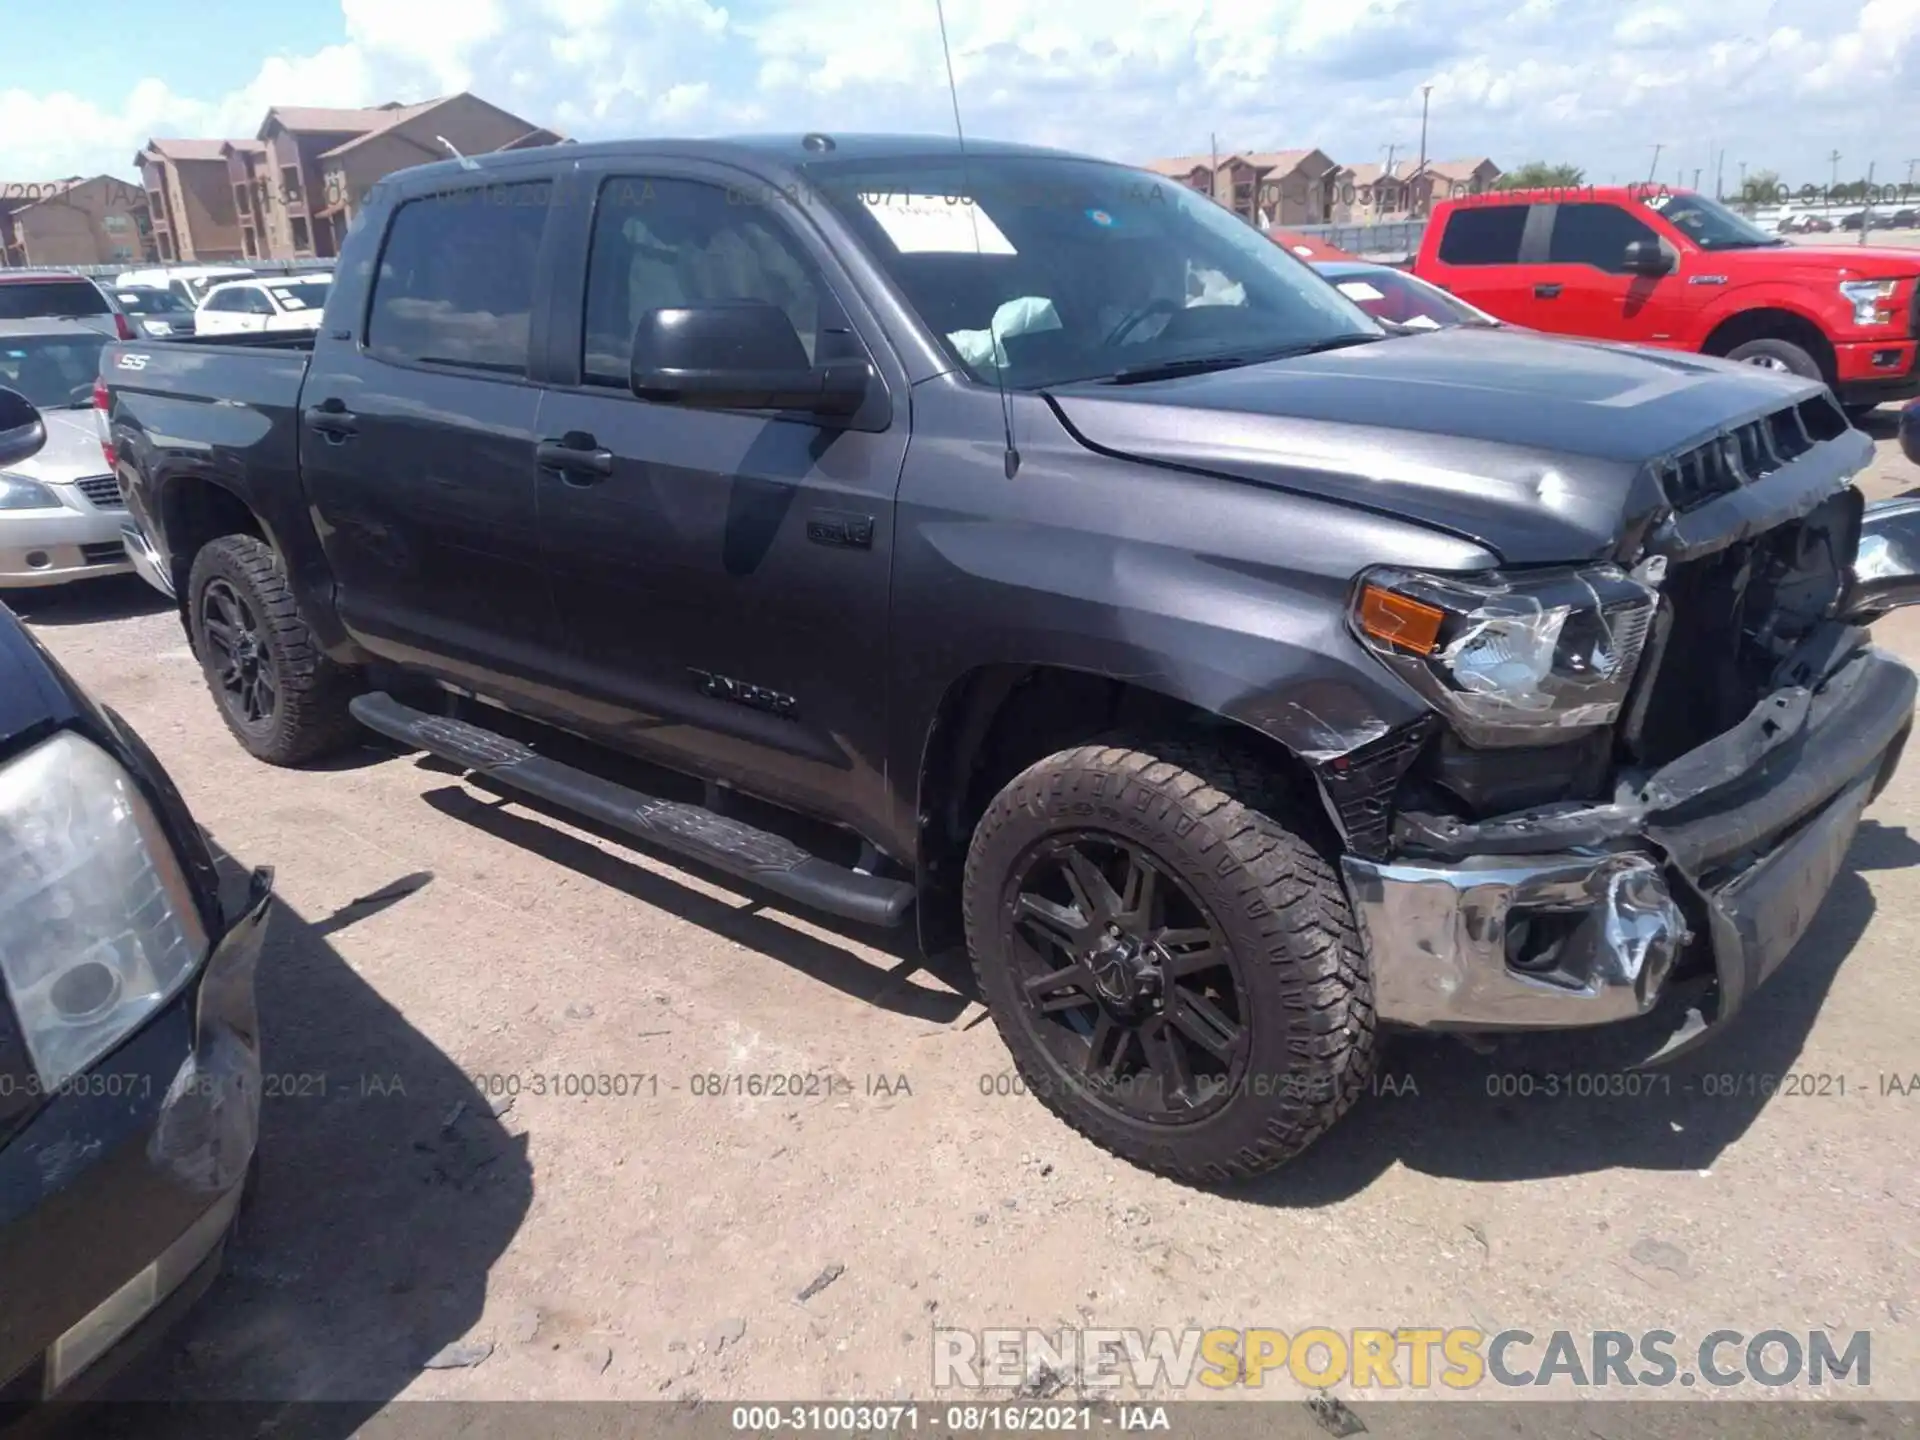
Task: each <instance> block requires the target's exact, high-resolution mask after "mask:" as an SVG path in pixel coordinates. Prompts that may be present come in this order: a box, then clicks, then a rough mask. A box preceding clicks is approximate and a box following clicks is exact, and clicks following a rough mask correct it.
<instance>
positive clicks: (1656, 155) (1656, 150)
mask: <svg viewBox="0 0 1920 1440" xmlns="http://www.w3.org/2000/svg"><path fill="white" fill-rule="evenodd" d="M1666 148H1667V147H1666V146H1665V145H1664V144H1658V145H1655V146H1654V147H1653V163H1652V164H1651V165H1649V166H1647V184H1649V185H1651V184H1652V183H1653V177H1654V174H1655V172H1657V171H1658V170H1659V169H1660V152H1661V151H1662V150H1664V149H1666Z"/></svg>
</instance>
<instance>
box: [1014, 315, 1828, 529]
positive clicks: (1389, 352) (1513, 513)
mask: <svg viewBox="0 0 1920 1440" xmlns="http://www.w3.org/2000/svg"><path fill="white" fill-rule="evenodd" d="M1820 391H1821V386H1820V385H1819V384H1818V382H1815V381H1805V380H1798V379H1795V378H1792V377H1785V378H1783V377H1781V376H1779V375H1776V374H1774V373H1771V372H1768V371H1763V370H1759V369H1757V368H1755V367H1753V366H1748V365H1738V364H1734V363H1732V362H1730V361H1724V360H1714V359H1708V358H1706V357H1703V356H1697V355H1682V354H1675V353H1668V352H1665V351H1653V350H1638V349H1631V348H1628V347H1625V346H1611V345H1600V344H1590V343H1585V342H1581V341H1572V340H1564V339H1549V338H1547V337H1544V336H1539V335H1532V334H1527V333H1523V332H1515V331H1509V330H1476V329H1467V328H1463V329H1451V330H1440V331H1434V332H1432V333H1429V334H1421V335H1409V336H1403V337H1397V338H1394V339H1389V340H1381V341H1376V342H1374V343H1372V344H1366V345H1358V346H1354V347H1352V348H1350V349H1345V350H1334V351H1329V352H1327V353H1326V354H1322V355H1307V356H1300V357H1296V358H1293V359H1286V360H1275V361H1269V362H1266V363H1263V364H1258V365H1248V366H1243V367H1241V368H1239V369H1234V370H1223V371H1218V372H1215V373H1212V374H1206V375H1194V376H1187V377H1183V378H1180V379H1175V380H1164V381H1154V382H1150V383H1146V384H1135V385H1115V384H1112V383H1110V382H1105V381H1098V380H1094V381H1082V382H1076V383H1074V384H1071V385H1064V386H1058V387H1055V388H1053V389H1052V390H1050V391H1049V392H1048V395H1049V398H1050V399H1051V400H1052V402H1053V404H1054V406H1055V408H1056V409H1057V410H1058V411H1059V413H1060V415H1061V418H1062V419H1063V420H1064V422H1065V423H1066V425H1067V426H1068V428H1069V429H1070V430H1072V431H1073V433H1074V434H1075V435H1076V437H1077V438H1078V439H1079V440H1080V442H1081V443H1082V444H1085V445H1087V446H1088V447H1089V448H1091V449H1096V450H1100V451H1103V452H1106V453H1109V454H1115V455H1121V456H1125V457H1127V458H1130V459H1135V460H1140V461H1143V462H1146V463H1149V464H1160V465H1167V466H1172V467H1177V468H1181V469H1191V470H1198V471H1203V472H1206V473H1208V474H1213V475H1219V476H1223V477H1227V478H1232V479H1241V480H1247V481H1250V482H1253V483H1256V484H1262V485H1271V486H1274V487H1275V488H1278V489H1283V490H1290V491H1294V492H1296V493H1302V494H1310V495H1313V496H1316V497H1318V498H1321V499H1328V500H1335V501H1339V502H1342V503H1346V504H1352V505H1356V506H1359V507H1362V508H1365V509H1370V510H1377V511H1380V512H1382V513H1386V514H1391V515H1397V516H1403V517H1406V518H1410V519H1413V520H1417V521H1420V522H1422V523H1425V524H1429V525H1432V526H1434V527H1436V528H1438V529H1443V530H1446V531H1449V532H1451V533H1453V534H1456V535H1460V536H1462V537H1464V538H1467V539H1471V540H1474V541H1476V542H1478V543H1479V544H1481V545H1484V546H1485V547H1486V548H1488V549H1489V550H1492V551H1493V552H1494V553H1495V554H1496V555H1498V556H1499V557H1500V559H1501V560H1502V562H1504V563H1510V564H1539V563H1552V562H1558V561H1574V560H1584V559H1589V558H1592V557H1596V556H1601V555H1606V554H1610V553H1612V552H1613V551H1614V549H1615V547H1616V546H1617V545H1618V544H1619V543H1620V541H1621V540H1622V538H1623V536H1625V535H1626V534H1627V533H1628V532H1629V531H1630V530H1631V529H1632V528H1633V526H1634V524H1635V523H1636V521H1637V520H1638V519H1639V518H1641V517H1643V516H1645V515H1646V514H1648V513H1649V512H1650V511H1651V510H1653V509H1655V508H1657V507H1658V506H1659V505H1660V504H1661V500H1662V497H1661V493H1660V490H1659V487H1658V485H1657V483H1656V482H1655V480H1654V478H1653V475H1652V472H1651V469H1650V465H1651V462H1653V461H1655V460H1657V459H1660V458H1661V457H1663V456H1667V455H1671V454H1674V453H1676V452H1678V451H1680V450H1684V449H1686V448H1688V447H1689V446H1691V445H1695V444H1698V443H1700V442H1701V441H1703V440H1706V439H1709V438H1711V437H1712V436H1713V435H1714V434H1715V433H1717V432H1719V431H1722V430H1726V429H1730V428H1731V427H1733V426H1735V425H1739V424H1741V423H1743V422H1745V421H1747V420H1751V419H1753V418H1755V417H1757V416H1759V415H1763V414H1767V413H1769V412H1771V411H1774V410H1778V409H1781V408H1783V407H1785V406H1788V405H1793V404H1796V403H1798V402H1799V401H1801V400H1804V399H1807V398H1808V397H1810V396H1813V395H1817V394H1819V393H1820Z"/></svg>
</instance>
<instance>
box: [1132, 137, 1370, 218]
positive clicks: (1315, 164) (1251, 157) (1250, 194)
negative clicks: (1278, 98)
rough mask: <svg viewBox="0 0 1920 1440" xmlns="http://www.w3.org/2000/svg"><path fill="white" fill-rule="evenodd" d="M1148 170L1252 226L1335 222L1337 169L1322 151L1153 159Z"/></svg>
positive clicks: (1257, 152) (1252, 152) (1274, 151)
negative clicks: (1209, 199)
mask: <svg viewBox="0 0 1920 1440" xmlns="http://www.w3.org/2000/svg"><path fill="white" fill-rule="evenodd" d="M1145 168H1146V169H1148V170H1152V171H1154V172H1155V173H1156V174H1160V175H1165V176H1167V177H1168V178H1169V179H1172V180H1178V181H1179V182H1180V183H1181V184H1183V185H1186V186H1189V187H1191V188H1192V189H1195V190H1198V191H1199V192H1200V193H1201V194H1202V195H1209V196H1211V197H1212V198H1213V199H1215V200H1217V201H1219V202H1220V203H1221V204H1222V205H1224V206H1226V207H1227V208H1228V209H1229V210H1231V211H1233V213H1234V214H1236V215H1238V216H1240V217H1241V218H1242V219H1243V220H1246V221H1247V222H1248V223H1249V224H1253V225H1258V226H1261V227H1262V228H1263V229H1264V228H1266V227H1267V226H1272V225H1320V224H1325V223H1326V222H1327V221H1328V220H1329V219H1330V218H1332V208H1333V204H1334V200H1335V196H1334V194H1333V191H1332V189H1331V180H1332V176H1333V175H1334V173H1335V171H1336V170H1337V169H1338V167H1337V166H1336V165H1335V164H1334V162H1333V160H1332V159H1331V158H1330V157H1329V156H1328V155H1327V154H1326V153H1325V152H1324V151H1321V150H1270V151H1238V152H1235V153H1233V154H1230V155H1219V156H1214V155H1182V156H1176V157H1174V158H1171V159H1167V160H1149V161H1148V162H1147V163H1146V166H1145Z"/></svg>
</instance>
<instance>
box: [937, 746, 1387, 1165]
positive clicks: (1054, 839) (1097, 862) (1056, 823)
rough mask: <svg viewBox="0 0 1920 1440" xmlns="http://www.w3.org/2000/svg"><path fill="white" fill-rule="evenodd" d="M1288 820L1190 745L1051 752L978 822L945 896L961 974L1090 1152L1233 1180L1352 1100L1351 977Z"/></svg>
mask: <svg viewBox="0 0 1920 1440" xmlns="http://www.w3.org/2000/svg"><path fill="white" fill-rule="evenodd" d="M1148 750H1150V751H1151V752H1152V753H1148ZM1293 813H1294V802H1293V801H1292V800H1291V798H1290V797H1287V796H1286V795H1285V794H1284V792H1283V791H1282V790H1281V789H1280V788H1279V787H1277V786H1275V785H1274V784H1273V783H1272V779H1271V776H1270V773H1269V772H1267V771H1266V770H1265V769H1264V768H1263V767H1262V766H1260V765H1259V764H1257V763H1255V762H1253V761H1250V760H1247V759H1241V758H1238V757H1235V756H1233V755H1232V754H1231V753H1229V752H1228V751H1226V750H1224V749H1221V748H1217V747H1215V746H1212V745H1209V744H1205V743H1195V742H1190V741H1160V742H1156V743H1154V744H1152V745H1151V746H1150V747H1147V749H1146V750H1136V749H1124V748H1118V747H1110V746H1098V745H1092V746H1085V747H1082V748H1079V749H1075V750H1067V751H1062V752H1060V753H1059V754H1056V755H1052V756H1049V757H1048V758H1047V759H1045V760H1042V761H1040V762H1039V763H1038V764H1036V765H1034V766H1032V767H1031V768H1029V769H1028V770H1026V771H1024V772H1023V773H1022V774H1020V775H1019V776H1017V777H1016V778H1015V779H1014V780H1013V781H1012V782H1011V783H1009V784H1008V785H1007V787H1006V788H1005V789H1004V790H1002V791H1001V792H1000V794H999V795H998V796H997V797H995V799H994V800H993V802H992V804H991V805H989V806H988V808H987V812H986V814H985V816H984V817H982V819H981V821H980V824H979V826H978V828H977V829H976V830H975V832H974V836H973V842H972V845H971V847H970V848H969V850H968V854H967V865H966V875H965V879H964V882H963V895H962V909H963V913H964V917H965V921H966V930H967V945H968V949H969V951H970V952H971V954H972V956H973V964H974V974H975V977H976V979H977V980H978V982H979V986H980V991H981V994H982V995H983V996H984V998H985V999H986V1002H987V1005H988V1007H989V1009H990V1010H991V1011H992V1013H993V1018H994V1023H995V1025H996V1026H997V1027H998V1029H999V1031H1000V1034H1001V1037H1002V1039H1003V1040H1004V1041H1005V1042H1006V1045H1007V1048H1008V1050H1009V1051H1011V1052H1012V1055H1013V1060H1014V1064H1015V1066H1016V1067H1017V1068H1018V1071H1019V1074H1020V1076H1021V1078H1022V1079H1023V1080H1024V1082H1025V1084H1026V1086H1027V1087H1028V1088H1029V1089H1031V1090H1032V1091H1033V1093H1034V1094H1035V1095H1036V1096H1037V1097H1038V1098H1039V1099H1040V1100H1041V1102H1042V1103H1043V1104H1045V1105H1046V1106H1047V1107H1048V1108H1049V1109H1051V1110H1052V1111H1053V1112H1054V1113H1055V1114H1056V1115H1058V1116H1059V1117H1060V1118H1061V1119H1062V1120H1064V1121H1066V1122H1067V1124H1069V1125H1071V1126H1073V1128H1074V1129H1076V1130H1078V1131H1079V1132H1080V1133H1081V1134H1083V1135H1085V1136H1086V1137H1087V1138H1088V1139H1090V1140H1092V1141H1093V1142H1094V1143H1095V1144H1097V1145H1100V1146H1102V1147H1104V1148H1105V1149H1108V1150H1110V1151H1112V1152H1113V1153H1115V1154H1117V1155H1119V1156H1122V1157H1123V1158H1125V1159H1127V1160H1130V1161H1132V1162H1133V1163H1135V1164H1137V1165H1141V1166H1144V1167H1145V1168H1147V1169H1150V1170H1154V1171H1157V1172H1158V1173H1160V1174H1163V1175H1169V1176H1173V1177H1175V1178H1178V1179H1181V1180H1185V1181H1189V1182H1195V1183H1221V1182H1227V1181H1233V1180H1241V1179H1247V1178H1250V1177H1252V1176H1255V1175H1259V1174H1262V1173H1264V1172H1266V1171H1269V1170H1273V1169H1275V1168H1277V1167H1278V1166H1280V1165H1283V1164H1285V1163H1286V1162H1287V1161H1288V1160H1290V1159H1292V1158H1293V1157H1294V1156H1296V1155H1298V1154H1300V1153H1301V1152H1302V1151H1303V1150H1305V1149H1307V1148H1308V1146H1310V1145H1311V1144H1313V1142H1314V1141H1315V1140H1317V1139H1319V1137H1320V1136H1321V1135H1322V1134H1324V1133H1325V1132H1326V1130H1327V1129H1328V1128H1329V1127H1330V1126H1331V1125H1333V1123H1334V1122H1335V1121H1337V1120H1338V1119H1340V1117H1341V1116H1343V1115H1344V1114H1345V1113H1346V1112H1347V1111H1348V1110H1349V1109H1350V1108H1351V1107H1352V1106H1353V1104H1354V1102H1355V1101H1356V1100H1358V1099H1359V1097H1360V1096H1361V1094H1362V1093H1364V1091H1365V1090H1366V1089H1367V1086H1368V1083H1369V1081H1370V1079H1371V1077H1372V1074H1373V1062H1374V1050H1375V1033H1374V1012H1373V990H1372V983H1371V979H1370V977H1369V974H1368V971H1367V966H1366V960H1365V956H1364V954H1363V952H1362V950H1361V947H1360V943H1359V940H1358V936H1357V934H1356V931H1355V928H1354V922H1353V916H1352V912H1351V910H1350V908H1349V906H1348V903H1347V897H1346V892H1345V889H1344V887H1343V886H1342V885H1341V882H1340V879H1339V876H1338V874H1337V873H1336V871H1335V868H1334V865H1333V863H1332V858H1331V856H1330V854H1329V853H1327V852H1326V851H1325V850H1324V849H1323V848H1322V847H1321V846H1319V845H1317V844H1315V843H1314V841H1313V840H1311V839H1310V838H1308V837H1309V836H1310V835H1311V833H1312V822H1310V821H1306V820H1304V819H1302V820H1298V821H1296V820H1294V819H1293V818H1292V816H1293ZM1076 857H1078V858H1077V859H1076ZM1149 874H1150V876H1151V878H1147V877H1148V876H1149ZM1090 911H1091V912H1092V913H1089V912H1090ZM1156 936H1157V938H1156ZM1216 951H1217V952H1218V953H1219V956H1220V958H1219V959H1217V960H1210V959H1209V957H1210V956H1211V955H1213V954H1214V953H1215V952H1216Z"/></svg>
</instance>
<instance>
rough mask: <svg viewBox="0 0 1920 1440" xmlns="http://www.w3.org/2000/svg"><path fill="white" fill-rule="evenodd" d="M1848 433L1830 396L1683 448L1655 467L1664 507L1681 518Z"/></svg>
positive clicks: (1778, 412) (1843, 420) (1809, 401)
mask: <svg viewBox="0 0 1920 1440" xmlns="http://www.w3.org/2000/svg"><path fill="white" fill-rule="evenodd" d="M1846 429H1847V417H1846V415H1845V414H1844V413H1843V412H1842V411H1841V410H1840V408H1839V407H1838V406H1837V405H1835V404H1834V403H1833V401H1832V400H1831V399H1830V398H1828V397H1827V396H1825V395H1818V396H1815V397H1814V398H1813V399H1811V400H1803V401H1801V402H1800V403H1799V404H1798V405H1794V406H1790V407H1789V408H1787V409H1785V410H1776V411H1775V412H1774V413H1773V414H1771V415H1766V416H1762V417H1761V418H1760V419H1758V420H1749V421H1748V422H1747V423H1746V424H1744V425H1740V426H1737V427H1735V428H1734V429H1733V430H1731V431H1729V432H1728V433H1727V434H1725V435H1716V436H1714V437H1713V439H1711V440H1708V441H1706V442H1705V443H1704V444H1700V445H1696V446H1694V447H1693V448H1692V449H1691V450H1683V451H1682V452H1681V453H1680V454H1678V455H1676V456H1674V457H1672V458H1671V459H1670V460H1667V461H1666V462H1664V463H1663V464H1662V465H1661V466H1660V467H1659V477H1660V486H1661V489H1662V490H1664V491H1665V492H1666V496H1667V503H1668V504H1669V505H1671V506H1673V508H1674V509H1675V510H1677V511H1679V512H1680V513H1681V514H1683V515H1684V514H1686V513H1687V512H1688V511H1689V510H1697V509H1699V508H1700V507H1701V506H1702V505H1704V504H1706V503H1707V502H1708V501H1709V500H1712V499H1714V498H1715V497H1716V496H1720V495H1726V494H1730V493H1731V492H1733V491H1735V490H1738V489H1739V488H1740V487H1741V486H1742V485H1745V484H1747V483H1749V482H1750V481H1754V480H1758V479H1760V478H1761V477H1762V476H1764V475H1771V474H1772V473H1773V472H1774V471H1776V470H1778V469H1779V468H1780V467H1781V466H1782V465H1785V464H1786V463H1787V462H1788V461H1790V460H1796V459H1798V458H1799V457H1800V456H1802V455H1804V454H1806V453H1807V451H1809V450H1811V449H1812V448H1813V447H1814V446H1815V445H1817V444H1819V443H1820V442H1821V441H1822V440H1831V439H1833V438H1834V437H1835V436H1836V435H1841V434H1844V433H1845V432H1846Z"/></svg>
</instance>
